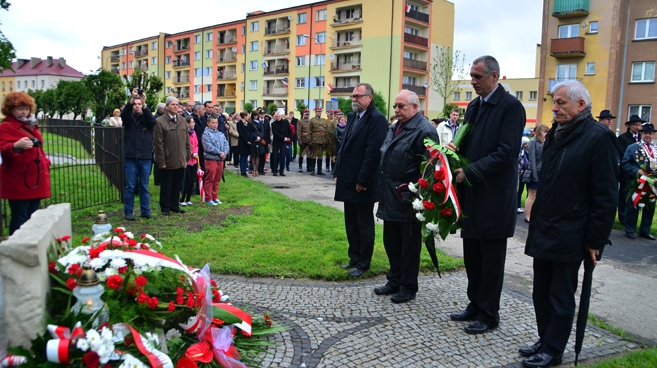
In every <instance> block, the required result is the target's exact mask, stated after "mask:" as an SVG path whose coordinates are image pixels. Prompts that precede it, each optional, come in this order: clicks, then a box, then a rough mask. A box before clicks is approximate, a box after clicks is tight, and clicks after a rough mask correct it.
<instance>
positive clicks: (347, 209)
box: [333, 83, 388, 277]
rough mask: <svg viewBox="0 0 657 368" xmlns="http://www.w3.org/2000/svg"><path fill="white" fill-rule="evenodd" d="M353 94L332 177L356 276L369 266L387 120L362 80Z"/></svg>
mask: <svg viewBox="0 0 657 368" xmlns="http://www.w3.org/2000/svg"><path fill="white" fill-rule="evenodd" d="M351 97H352V99H351V100H352V109H353V110H354V112H353V113H351V114H349V118H348V121H347V126H346V136H345V140H344V143H343V144H342V146H341V148H340V151H339V152H338V155H337V157H338V158H337V161H336V164H335V170H334V171H333V178H334V180H335V183H336V187H335V197H334V199H335V200H336V201H341V202H344V225H345V229H346V231H347V241H348V242H349V251H348V254H349V263H347V264H345V265H343V266H341V267H342V268H344V269H349V270H350V271H349V275H350V276H352V277H359V276H361V275H362V274H363V273H365V271H367V270H369V268H370V262H371V260H372V253H373V252H374V213H373V212H374V203H375V202H376V201H377V200H376V198H377V189H378V187H379V170H378V168H379V160H380V158H381V152H380V149H381V145H382V144H383V140H384V139H385V137H386V131H387V130H388V123H387V120H386V118H385V116H383V114H381V113H380V112H379V110H377V109H376V107H374V101H373V99H374V90H373V89H372V86H371V85H369V84H367V83H361V84H359V85H358V86H356V88H354V92H353V95H352V96H351Z"/></svg>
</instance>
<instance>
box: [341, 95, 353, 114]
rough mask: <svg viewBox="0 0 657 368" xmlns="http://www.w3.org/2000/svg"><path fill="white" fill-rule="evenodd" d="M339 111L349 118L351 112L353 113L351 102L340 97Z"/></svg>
mask: <svg viewBox="0 0 657 368" xmlns="http://www.w3.org/2000/svg"><path fill="white" fill-rule="evenodd" d="M338 109H340V111H342V113H343V114H344V116H347V114H349V111H351V100H350V99H348V98H344V97H338Z"/></svg>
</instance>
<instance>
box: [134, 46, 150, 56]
mask: <svg viewBox="0 0 657 368" xmlns="http://www.w3.org/2000/svg"><path fill="white" fill-rule="evenodd" d="M144 56H148V49H147V48H146V49H141V50H137V51H135V57H136V58H138V57H144Z"/></svg>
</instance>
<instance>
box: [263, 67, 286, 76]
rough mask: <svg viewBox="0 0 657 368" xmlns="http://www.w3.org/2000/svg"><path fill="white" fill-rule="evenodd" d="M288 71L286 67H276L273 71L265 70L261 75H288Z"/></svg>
mask: <svg viewBox="0 0 657 368" xmlns="http://www.w3.org/2000/svg"><path fill="white" fill-rule="evenodd" d="M289 73H290V70H289V69H288V68H287V67H276V69H274V70H265V72H264V73H263V75H272V74H289Z"/></svg>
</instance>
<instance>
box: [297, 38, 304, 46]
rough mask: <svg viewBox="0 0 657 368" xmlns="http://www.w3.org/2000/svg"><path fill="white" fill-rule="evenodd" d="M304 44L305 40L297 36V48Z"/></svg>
mask: <svg viewBox="0 0 657 368" xmlns="http://www.w3.org/2000/svg"><path fill="white" fill-rule="evenodd" d="M305 44H306V38H305V37H303V36H297V46H303V45H305Z"/></svg>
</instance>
